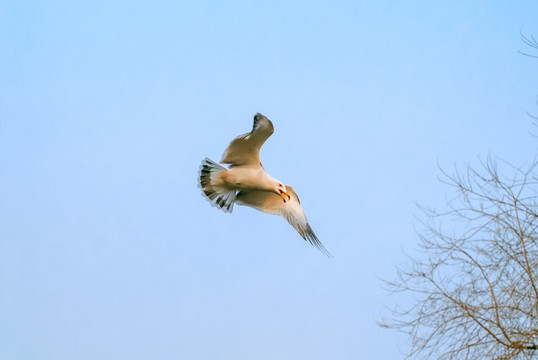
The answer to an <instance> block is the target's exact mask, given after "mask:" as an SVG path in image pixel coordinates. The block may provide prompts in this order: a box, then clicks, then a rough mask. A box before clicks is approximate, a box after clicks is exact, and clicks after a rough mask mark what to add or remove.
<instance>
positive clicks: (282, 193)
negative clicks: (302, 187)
mask: <svg viewBox="0 0 538 360" xmlns="http://www.w3.org/2000/svg"><path fill="white" fill-rule="evenodd" d="M278 191H279V192H280V197H281V198H282V201H284V202H286V196H287V197H288V200H290V199H291V196H290V194H289V193H288V192H287V191H282V190H280V189H278Z"/></svg>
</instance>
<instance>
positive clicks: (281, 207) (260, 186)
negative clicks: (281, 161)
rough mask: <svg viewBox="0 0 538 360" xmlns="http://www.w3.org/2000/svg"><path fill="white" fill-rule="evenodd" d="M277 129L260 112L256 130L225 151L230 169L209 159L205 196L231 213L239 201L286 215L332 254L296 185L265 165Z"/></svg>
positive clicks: (306, 236) (204, 174)
mask: <svg viewBox="0 0 538 360" xmlns="http://www.w3.org/2000/svg"><path fill="white" fill-rule="evenodd" d="M273 131H274V128H273V123H272V122H271V120H269V119H268V118H266V117H265V116H263V115H262V114H260V113H257V114H256V115H254V125H253V126H252V131H251V132H249V133H247V134H243V135H239V136H238V137H236V138H235V139H234V140H233V141H232V142H231V143H230V145H229V146H228V148H227V149H226V150H225V151H224V154H223V155H222V160H221V161H220V162H221V164H229V165H230V167H229V168H225V167H224V166H222V165H220V164H218V163H216V162H215V161H213V160H211V159H209V158H205V159H204V160H203V161H202V165H201V166H200V172H199V181H200V182H199V185H200V187H201V188H202V192H203V195H204V196H205V197H206V198H207V199H208V200H209V202H210V203H211V205H213V206H215V207H217V208H218V209H220V210H222V211H224V212H230V213H231V212H232V211H233V205H234V203H237V204H239V205H245V206H250V207H253V208H254V209H257V210H260V211H263V212H265V213H269V214H274V215H282V216H283V217H284V218H285V219H286V220H287V221H288V222H289V223H290V225H291V226H293V227H294V228H295V230H297V232H298V233H299V234H300V235H301V236H302V237H303V239H305V240H306V241H308V242H309V243H310V244H311V245H313V246H315V247H316V248H318V249H319V250H320V251H321V252H322V253H324V254H325V255H326V256H328V257H332V255H331V254H330V253H329V252H328V251H327V249H325V247H324V246H323V245H322V244H321V242H320V241H319V239H318V238H317V236H316V234H314V231H312V228H311V227H310V224H309V223H308V220H307V219H306V216H305V214H304V212H303V209H302V207H301V203H300V201H299V197H298V196H297V194H296V193H295V191H294V190H293V188H292V187H291V186H290V185H283V184H282V182H281V181H278V180H276V179H274V178H273V177H271V176H270V175H269V174H268V173H267V171H265V169H264V168H263V166H262V163H261V161H260V148H261V147H262V145H263V143H264V142H265V140H267V139H268V138H269V136H271V134H273Z"/></svg>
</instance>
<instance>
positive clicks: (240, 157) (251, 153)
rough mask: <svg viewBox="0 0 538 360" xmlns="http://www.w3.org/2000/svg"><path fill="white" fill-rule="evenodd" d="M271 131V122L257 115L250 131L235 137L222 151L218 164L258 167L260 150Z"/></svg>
mask: <svg viewBox="0 0 538 360" xmlns="http://www.w3.org/2000/svg"><path fill="white" fill-rule="evenodd" d="M273 131H274V129H273V123H271V120H269V119H268V118H266V117H265V116H263V115H262V114H260V113H257V114H256V115H255V116H254V125H253V126H252V131H251V132H249V133H247V134H243V135H239V136H238V137H236V138H235V139H234V140H233V141H232V142H231V143H230V145H228V147H227V148H226V150H225V151H224V154H223V155H222V160H221V161H220V162H221V163H223V164H231V166H232V167H233V166H243V165H254V166H260V164H261V162H260V148H261V147H262V145H263V143H264V142H265V140H267V139H268V138H269V136H271V134H272V133H273Z"/></svg>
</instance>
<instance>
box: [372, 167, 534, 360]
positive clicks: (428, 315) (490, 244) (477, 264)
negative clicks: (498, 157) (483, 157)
mask: <svg viewBox="0 0 538 360" xmlns="http://www.w3.org/2000/svg"><path fill="white" fill-rule="evenodd" d="M537 165H538V161H535V162H533V164H532V165H531V166H529V167H527V168H525V170H523V169H522V168H514V167H509V169H510V170H509V171H511V172H512V174H513V175H512V176H511V177H503V176H501V175H500V174H499V171H498V166H497V164H496V163H495V162H493V161H491V160H489V159H488V160H487V161H485V162H481V165H480V166H479V167H478V169H475V168H473V167H471V166H467V168H466V170H465V171H464V172H463V173H462V172H458V171H457V170H456V172H455V173H454V174H448V173H446V172H443V179H442V181H443V182H445V183H446V184H448V185H450V186H451V187H452V188H453V190H455V196H454V198H452V199H451V200H450V201H449V202H448V206H447V209H446V211H437V210H428V209H423V211H424V214H425V217H424V218H425V220H424V221H423V224H424V228H425V230H424V231H423V232H422V233H421V234H420V242H421V248H422V250H423V253H424V256H426V257H427V258H426V259H416V258H410V263H409V265H408V266H406V267H403V268H400V269H399V271H398V277H397V280H396V281H393V282H390V283H388V286H389V289H390V290H392V291H403V292H410V293H412V294H413V299H414V300H413V301H414V305H411V306H410V307H408V308H404V309H402V308H396V309H394V310H393V313H392V317H391V318H390V319H389V320H384V321H382V322H381V323H380V325H382V326H385V327H389V328H395V329H399V330H400V331H402V332H404V333H406V334H408V335H409V339H410V343H411V350H410V352H409V354H408V356H409V357H410V358H418V359H530V358H533V357H538V351H537V350H538V231H537V229H538V193H537V190H538V189H537V185H538V177H537V175H538V174H537V173H536V171H535V169H536V167H537Z"/></svg>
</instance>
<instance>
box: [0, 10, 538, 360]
mask: <svg viewBox="0 0 538 360" xmlns="http://www.w3.org/2000/svg"><path fill="white" fill-rule="evenodd" d="M536 15H538V3H536V2H530V1H528V2H517V3H516V2H501V1H498V2H492V1H473V2H470V1H450V2H443V3H441V2H431V1H407V2H405V5H404V4H403V2H399V1H376V2H370V1H333V2H330V4H329V3H328V2H325V1H294V2H288V1H271V2H269V1H267V2H261V1H257V2H252V1H151V2H149V1H147V2H142V1H104V2H96V1H92V2H89V1H88V2H82V1H9V0H8V1H3V2H2V5H1V6H0V358H2V359H25V360H27V359H36V360H37V359H39V360H46V359H54V360H63V359H66V360H67V359H92V360H93V359H211V360H213V359H312V360H315V359H397V358H401V357H402V356H401V353H402V351H405V349H406V348H407V345H406V344H407V339H406V338H405V337H404V336H402V335H400V334H398V333H397V332H394V331H390V330H386V329H382V328H379V327H378V326H377V325H376V320H379V319H381V318H382V317H384V316H387V315H388V311H387V310H386V306H389V307H391V306H393V305H395V304H402V305H405V304H406V303H408V302H409V301H410V299H409V297H407V296H406V295H401V294H397V295H390V294H388V293H387V292H386V291H385V290H384V289H383V287H382V282H381V280H380V279H391V278H393V277H394V275H395V271H396V267H397V266H398V265H399V264H401V263H402V262H404V260H405V257H404V252H407V253H417V244H418V239H417V235H416V231H417V230H420V225H419V223H418V221H417V219H416V216H417V215H418V213H419V211H418V210H417V208H416V205H415V203H419V204H422V205H427V206H437V207H442V206H443V205H444V204H445V199H446V198H447V197H449V196H450V189H448V188H447V187H446V186H445V185H443V184H441V183H439V182H438V180H437V177H438V176H439V174H440V171H439V169H438V164H440V165H441V166H442V167H444V168H446V169H448V170H451V169H453V167H454V164H457V165H459V166H461V165H464V164H465V163H466V162H471V163H472V164H476V163H478V157H479V156H482V157H486V156H488V155H489V154H490V155H491V156H492V157H494V158H495V157H500V158H503V159H506V160H508V161H510V162H512V163H514V164H516V165H521V164H525V163H527V164H528V163H529V162H530V161H531V160H532V158H533V157H534V155H535V154H536V150H537V142H536V137H533V136H531V135H530V134H529V133H530V132H533V131H534V133H536V132H537V131H536V128H535V127H534V126H533V125H532V119H531V118H530V117H529V116H528V115H527V112H530V113H533V114H536V113H537V112H538V109H537V107H536V97H537V95H538V86H537V84H538V73H537V71H536V69H537V68H538V60H536V59H532V58H530V57H525V56H523V55H521V54H519V53H518V51H527V50H529V49H528V48H526V46H525V45H524V44H523V43H522V41H521V39H520V31H521V32H523V33H524V34H527V35H538V27H537V26H536ZM256 112H261V113H262V114H264V115H266V116H267V117H268V118H270V119H271V120H272V121H273V124H274V127H275V133H274V134H273V136H272V137H271V138H270V139H269V140H268V141H267V143H266V144H265V145H264V147H263V149H262V152H261V156H262V161H263V163H264V166H265V168H266V169H267V170H268V171H269V173H270V174H271V175H272V176H274V177H275V178H277V179H279V180H282V181H283V182H284V183H286V184H292V185H293V187H294V188H295V190H296V191H297V193H298V194H299V196H300V198H301V202H302V205H303V208H304V210H305V212H306V215H307V216H308V218H309V220H310V223H311V225H312V227H313V229H314V230H315V231H316V233H317V235H318V237H319V238H320V240H321V241H322V242H323V244H324V245H325V247H326V248H327V249H328V250H329V251H331V252H332V254H333V255H334V258H333V259H328V258H326V257H324V256H323V255H322V254H321V253H320V252H319V251H317V250H316V249H315V248H313V247H311V246H310V245H308V244H307V243H305V241H303V240H302V239H301V238H300V236H299V235H298V234H297V233H296V232H295V230H294V229H293V228H291V227H290V226H289V225H288V224H287V223H286V221H285V220H283V219H282V218H279V217H276V216H271V215H267V214H263V213H260V212H257V211H255V210H253V209H251V208H246V207H240V206H236V207H235V209H234V212H233V214H225V213H223V212H221V211H218V210H217V209H215V208H213V207H211V206H210V205H209V203H208V202H207V201H206V200H205V199H204V198H203V197H202V196H201V192H200V190H199V189H198V188H197V173H198V167H199V165H200V162H201V160H202V159H203V158H204V157H206V156H207V157H210V158H212V159H214V160H220V157H221V155H222V152H223V151H224V149H225V147H226V146H227V145H228V143H229V142H230V141H231V140H232V139H233V138H234V137H235V136H237V135H239V134H242V133H245V132H248V131H250V129H251V126H252V117H253V115H254V114H255V113H256Z"/></svg>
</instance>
